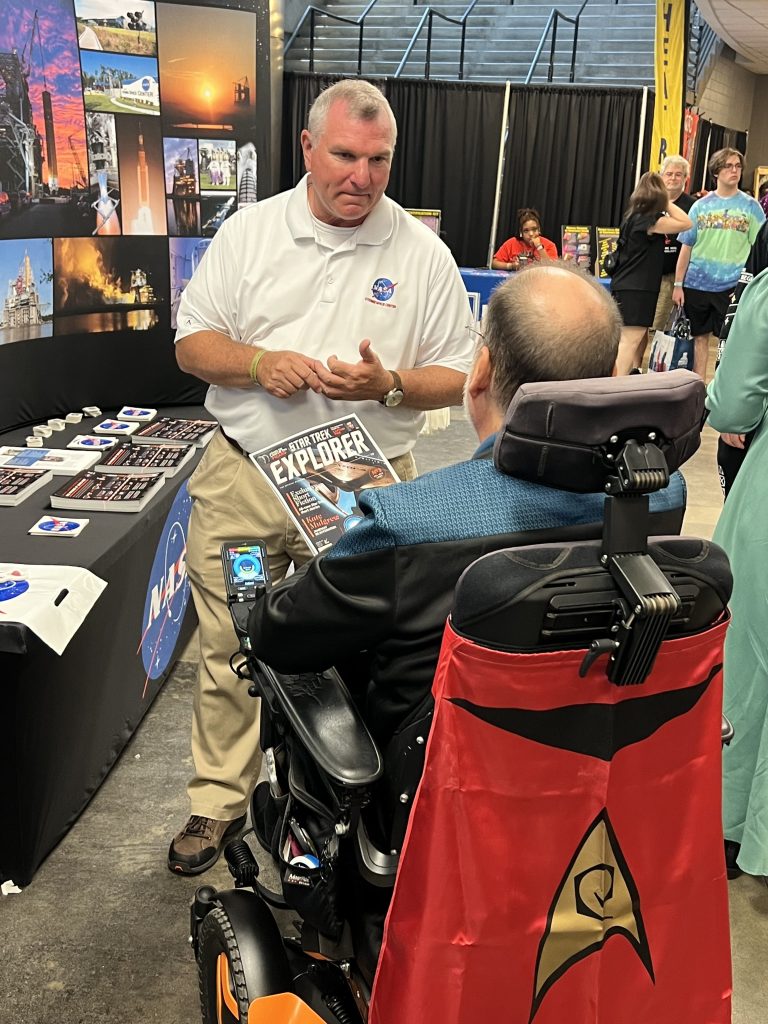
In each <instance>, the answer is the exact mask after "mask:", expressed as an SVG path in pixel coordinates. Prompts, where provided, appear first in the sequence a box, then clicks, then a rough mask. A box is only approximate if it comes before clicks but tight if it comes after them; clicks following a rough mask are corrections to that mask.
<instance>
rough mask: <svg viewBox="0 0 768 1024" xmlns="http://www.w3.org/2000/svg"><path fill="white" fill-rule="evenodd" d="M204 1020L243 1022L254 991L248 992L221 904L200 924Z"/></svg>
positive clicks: (215, 1023)
mask: <svg viewBox="0 0 768 1024" xmlns="http://www.w3.org/2000/svg"><path fill="white" fill-rule="evenodd" d="M197 967H198V979H199V982H200V1008H201V1010H202V1013H203V1022H204V1024H246V1022H247V1020H248V1007H249V1005H250V1003H251V1001H252V1000H253V999H255V998H256V996H257V995H260V993H258V992H254V993H253V994H251V993H249V992H248V986H247V983H246V977H245V970H244V968H243V960H242V957H241V955H240V947H239V946H238V943H237V936H236V935H235V931H234V928H233V927H232V922H231V921H230V919H229V915H228V914H227V912H226V910H224V908H223V907H214V908H213V909H212V910H210V911H209V912H208V913H207V914H206V916H205V919H204V921H203V923H202V925H201V928H200V946H199V951H198V957H197Z"/></svg>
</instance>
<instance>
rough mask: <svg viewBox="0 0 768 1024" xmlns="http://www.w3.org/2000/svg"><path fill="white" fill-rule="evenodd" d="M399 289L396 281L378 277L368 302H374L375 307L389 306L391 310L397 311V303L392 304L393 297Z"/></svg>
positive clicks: (372, 286) (367, 299)
mask: <svg viewBox="0 0 768 1024" xmlns="http://www.w3.org/2000/svg"><path fill="white" fill-rule="evenodd" d="M395 288H397V282H396V281H390V280H389V278H388V277H377V278H376V280H375V281H374V282H373V284H372V285H371V295H370V297H367V298H366V300H365V301H366V302H372V303H373V305H374V306H388V307H389V308H390V309H397V303H396V302H391V301H390V300H391V299H392V296H393V295H394V294H395Z"/></svg>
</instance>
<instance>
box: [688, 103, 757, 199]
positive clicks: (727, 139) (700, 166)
mask: <svg viewBox="0 0 768 1024" xmlns="http://www.w3.org/2000/svg"><path fill="white" fill-rule="evenodd" d="M747 134H748V133H747V132H740V131H737V130H736V129H735V128H726V127H725V126H724V125H722V124H715V122H714V121H705V120H704V119H703V118H701V119H700V120H699V128H698V131H697V132H696V146H695V149H694V154H693V163H692V167H691V188H692V189H693V191H694V192H698V191H699V190H700V189H703V188H705V189H713V188H715V186H716V182H715V179H714V178H713V177H712V175H711V174H710V173H709V171H708V170H707V167H706V164H707V163H708V162H709V161H708V160H707V156H708V155H709V157H712V156H713V155H714V154H715V153H716V152H717V151H718V149H724V148H725V147H726V146H728V147H730V148H731V149H738V151H739V152H740V153H742V154H743V153H746V151H747ZM707 142H709V149H707ZM745 185H746V186H747V188H751V184H750V182H748V181H747V182H745V181H744V180H743V179H742V182H741V186H742V188H743V187H744V186H745Z"/></svg>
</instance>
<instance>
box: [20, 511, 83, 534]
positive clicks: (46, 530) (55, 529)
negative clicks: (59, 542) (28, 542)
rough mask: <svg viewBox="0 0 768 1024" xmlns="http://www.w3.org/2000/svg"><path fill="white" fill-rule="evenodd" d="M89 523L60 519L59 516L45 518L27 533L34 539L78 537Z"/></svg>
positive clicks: (79, 520) (81, 520) (80, 520)
mask: <svg viewBox="0 0 768 1024" xmlns="http://www.w3.org/2000/svg"><path fill="white" fill-rule="evenodd" d="M89 522H90V520H89V519H59V518H58V517H57V516H43V517H42V519H38V521H37V522H36V523H35V525H34V526H33V527H31V529H30V530H28V531H27V532H28V533H30V534H32V536H34V537H77V535H78V534H80V533H82V532H83V530H84V529H85V528H86V526H87V525H88V523H89Z"/></svg>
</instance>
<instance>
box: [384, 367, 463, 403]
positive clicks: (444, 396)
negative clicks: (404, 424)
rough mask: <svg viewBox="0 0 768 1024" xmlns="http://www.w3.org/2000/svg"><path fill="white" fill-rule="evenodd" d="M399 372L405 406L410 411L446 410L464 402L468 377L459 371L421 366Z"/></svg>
mask: <svg viewBox="0 0 768 1024" xmlns="http://www.w3.org/2000/svg"><path fill="white" fill-rule="evenodd" d="M397 372H398V374H399V375H400V378H401V379H402V382H403V396H404V397H403V405H404V406H407V407H408V408H409V409H444V408H445V407H446V406H448V405H461V403H462V401H463V398H464V382H465V381H466V379H467V375H466V374H465V373H461V372H460V371H459V370H451V369H449V368H448V367H447V366H420V367H417V368H416V369H414V370H400V369H398V370H397Z"/></svg>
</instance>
